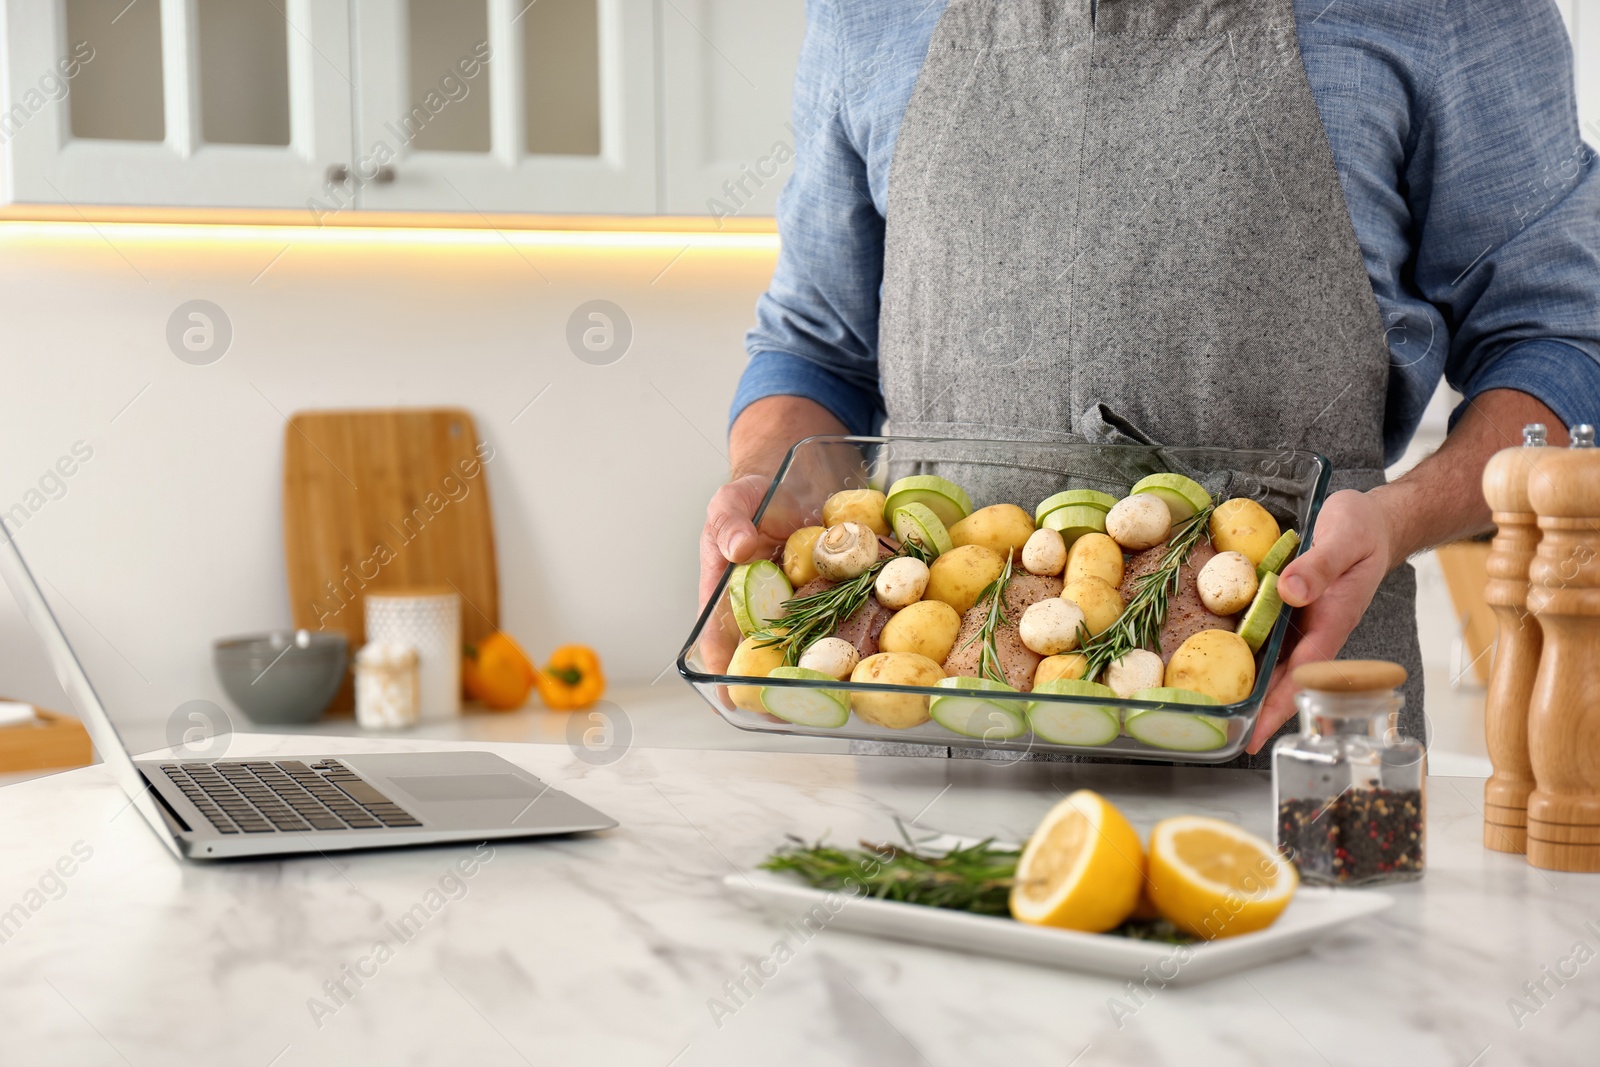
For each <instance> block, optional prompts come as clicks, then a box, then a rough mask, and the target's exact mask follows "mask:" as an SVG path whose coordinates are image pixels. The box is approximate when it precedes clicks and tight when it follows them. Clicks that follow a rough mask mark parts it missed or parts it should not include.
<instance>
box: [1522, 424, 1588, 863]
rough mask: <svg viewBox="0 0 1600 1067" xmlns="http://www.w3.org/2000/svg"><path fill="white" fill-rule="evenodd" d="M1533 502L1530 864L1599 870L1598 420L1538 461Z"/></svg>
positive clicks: (1578, 428)
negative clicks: (1535, 664) (1535, 648)
mask: <svg viewBox="0 0 1600 1067" xmlns="http://www.w3.org/2000/svg"><path fill="white" fill-rule="evenodd" d="M1528 502H1529V503H1530V504H1532V505H1533V510H1534V511H1535V512H1537V513H1538V516H1539V530H1540V533H1541V535H1542V536H1541V538H1540V541H1539V548H1538V552H1537V554H1536V555H1535V556H1534V560H1533V565H1532V566H1531V567H1530V568H1529V577H1530V578H1531V580H1532V585H1531V587H1530V589H1529V591H1528V610H1530V611H1532V612H1533V613H1534V614H1535V615H1536V616H1538V619H1539V625H1540V628H1541V629H1542V631H1543V633H1544V651H1543V655H1542V656H1541V657H1540V661H1539V673H1538V676H1537V678H1536V679H1535V681H1534V686H1533V699H1532V702H1531V703H1530V705H1529V709H1528V756H1529V762H1530V763H1531V764H1532V766H1533V776H1534V780H1535V782H1536V783H1537V785H1536V786H1535V788H1534V790H1533V793H1532V794H1530V795H1529V797H1528V840H1527V851H1528V862H1529V863H1531V864H1533V866H1535V867H1543V868H1545V869H1547V870H1556V871H1600V450H1596V449H1595V447H1594V427H1592V426H1576V427H1573V430H1572V447H1571V448H1562V449H1554V448H1553V449H1547V450H1546V451H1545V452H1544V453H1542V454H1541V455H1539V457H1538V458H1537V459H1536V460H1535V461H1534V467H1533V473H1532V476H1531V477H1530V478H1529V479H1528Z"/></svg>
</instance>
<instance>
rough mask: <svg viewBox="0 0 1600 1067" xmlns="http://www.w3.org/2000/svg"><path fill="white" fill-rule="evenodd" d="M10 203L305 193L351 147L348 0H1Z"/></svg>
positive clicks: (275, 197)
mask: <svg viewBox="0 0 1600 1067" xmlns="http://www.w3.org/2000/svg"><path fill="white" fill-rule="evenodd" d="M4 2H5V7H4V15H5V33H4V41H5V45H4V47H5V51H6V61H7V62H6V68H7V73H6V78H5V84H4V90H5V94H4V100H3V104H4V111H3V113H0V141H3V142H4V146H5V159H6V172H5V181H4V197H5V199H6V201H7V202H10V203H35V204H49V205H61V206H62V208H63V210H64V211H70V208H71V207H72V206H74V205H80V204H118V205H153V206H181V207H273V208H306V207H307V206H308V202H309V201H310V200H311V199H312V198H313V197H315V196H316V195H318V193H319V190H320V189H321V188H322V185H323V182H324V179H325V175H326V172H327V169H328V167H329V166H330V164H333V163H336V162H342V161H344V160H347V159H348V158H349V154H350V152H349V146H350V133H351V129H350V126H351V103H352V97H351V92H352V90H351V78H350V69H349V68H350V40H349V25H350V17H349V16H350V13H349V8H348V6H347V3H346V0H228V2H227V3H221V2H217V0H137V2H135V3H129V2H128V0H4Z"/></svg>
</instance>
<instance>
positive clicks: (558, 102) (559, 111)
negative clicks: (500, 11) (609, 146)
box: [517, 0, 600, 156]
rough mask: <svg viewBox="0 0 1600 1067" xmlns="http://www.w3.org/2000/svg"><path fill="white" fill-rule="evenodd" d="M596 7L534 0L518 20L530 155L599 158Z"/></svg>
mask: <svg viewBox="0 0 1600 1067" xmlns="http://www.w3.org/2000/svg"><path fill="white" fill-rule="evenodd" d="M598 6H599V5H598V3H597V0H537V2H536V3H530V4H528V6H527V7H525V8H523V9H522V13H521V14H520V15H519V16H518V17H517V22H518V23H519V24H520V25H521V27H522V66H523V71H522V78H523V114H524V115H525V116H526V128H527V130H526V137H527V151H528V152H529V154H531V155H571V156H597V155H599V154H600V13H599V10H598Z"/></svg>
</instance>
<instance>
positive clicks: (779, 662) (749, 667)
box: [728, 637, 783, 714]
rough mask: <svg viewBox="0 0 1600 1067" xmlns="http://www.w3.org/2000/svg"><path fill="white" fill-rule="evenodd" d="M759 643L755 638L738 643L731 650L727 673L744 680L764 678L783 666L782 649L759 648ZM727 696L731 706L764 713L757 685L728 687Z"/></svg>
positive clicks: (772, 647)
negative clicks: (731, 656)
mask: <svg viewBox="0 0 1600 1067" xmlns="http://www.w3.org/2000/svg"><path fill="white" fill-rule="evenodd" d="M759 646H760V641H759V640H758V639H757V638H755V637H747V638H745V639H744V640H743V641H740V642H739V647H738V648H736V649H734V650H733V658H732V659H730V660H729V661H728V673H729V674H733V675H739V676H742V677H746V678H765V677H766V676H767V675H769V674H771V673H772V671H773V669H774V668H776V667H781V666H783V649H782V648H779V647H778V646H777V645H769V646H767V647H766V648H761V647H759ZM728 696H729V698H730V699H732V701H733V706H734V707H736V708H742V709H744V710H745V711H759V712H762V713H763V714H764V713H765V712H766V710H767V708H766V705H765V704H763V703H761V687H760V686H759V685H730V686H728Z"/></svg>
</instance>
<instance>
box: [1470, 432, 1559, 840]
mask: <svg viewBox="0 0 1600 1067" xmlns="http://www.w3.org/2000/svg"><path fill="white" fill-rule="evenodd" d="M1544 444H1545V428H1544V426H1543V425H1542V424H1540V423H1530V424H1529V425H1527V426H1524V427H1523V429H1522V447H1520V448H1505V449H1501V450H1500V451H1499V452H1496V453H1495V454H1494V456H1492V457H1491V458H1490V460H1489V463H1488V465H1487V466H1485V467H1484V469H1483V497H1484V499H1485V500H1486V501H1488V503H1489V508H1490V510H1491V511H1492V512H1493V513H1494V523H1495V526H1496V527H1497V528H1498V529H1497V532H1496V534H1495V538H1494V542H1493V543H1492V544H1491V545H1490V546H1489V559H1488V571H1489V584H1488V586H1487V587H1486V588H1485V590H1484V595H1485V598H1486V599H1487V600H1488V602H1489V606H1490V607H1491V608H1493V609H1494V614H1495V620H1496V621H1497V622H1498V624H1499V634H1498V636H1497V637H1496V639H1495V651H1494V665H1493V667H1492V669H1491V671H1490V674H1489V695H1488V700H1487V702H1486V704H1485V707H1484V714H1483V727H1484V734H1485V739H1486V741H1487V742H1488V747H1489V760H1490V762H1491V763H1493V764H1494V773H1493V774H1491V775H1490V776H1489V780H1488V781H1487V782H1485V783H1484V787H1483V846H1484V847H1485V848H1489V849H1493V850H1494V851H1496V852H1525V851H1527V847H1526V842H1527V837H1528V833H1527V825H1528V794H1529V793H1531V792H1533V785H1534V779H1533V765H1532V764H1531V763H1529V762H1528V702H1529V699H1530V698H1531V697H1532V696H1533V681H1534V676H1535V675H1536V674H1537V673H1538V671H1539V650H1540V646H1541V645H1542V644H1543V635H1542V633H1541V632H1540V629H1539V621H1538V620H1537V619H1536V618H1534V617H1533V615H1532V614H1530V613H1529V612H1528V609H1527V600H1528V566H1529V564H1531V563H1532V562H1533V555H1534V550H1535V549H1536V548H1538V546H1539V526H1538V516H1536V515H1535V514H1534V513H1533V507H1532V505H1530V504H1529V503H1528V474H1529V472H1530V471H1531V470H1532V469H1533V462H1534V460H1535V458H1536V457H1537V456H1538V455H1539V454H1540V452H1541V451H1543V448H1544Z"/></svg>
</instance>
